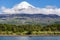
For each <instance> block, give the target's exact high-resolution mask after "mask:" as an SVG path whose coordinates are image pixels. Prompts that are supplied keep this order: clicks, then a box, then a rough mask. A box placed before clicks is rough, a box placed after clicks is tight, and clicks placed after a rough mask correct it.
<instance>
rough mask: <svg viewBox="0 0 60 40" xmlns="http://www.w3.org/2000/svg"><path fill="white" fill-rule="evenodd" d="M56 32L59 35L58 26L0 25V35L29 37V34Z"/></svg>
mask: <svg viewBox="0 0 60 40" xmlns="http://www.w3.org/2000/svg"><path fill="white" fill-rule="evenodd" d="M48 31H49V32H51V33H52V32H58V33H60V24H52V25H47V26H44V27H43V26H41V25H34V24H32V25H29V24H26V25H11V24H0V34H4V35H5V34H8V35H9V34H11V35H29V34H41V33H46V32H48Z"/></svg>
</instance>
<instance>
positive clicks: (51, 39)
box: [0, 36, 60, 40]
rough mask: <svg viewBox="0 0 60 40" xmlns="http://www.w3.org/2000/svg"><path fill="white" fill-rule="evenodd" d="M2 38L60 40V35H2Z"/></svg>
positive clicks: (3, 39) (5, 39) (2, 39)
mask: <svg viewBox="0 0 60 40" xmlns="http://www.w3.org/2000/svg"><path fill="white" fill-rule="evenodd" d="M0 40H60V36H54V37H52V36H47V37H46V36H36V37H34V36H32V37H29V36H16V37H15V36H0Z"/></svg>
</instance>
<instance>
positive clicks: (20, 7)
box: [14, 1, 35, 9]
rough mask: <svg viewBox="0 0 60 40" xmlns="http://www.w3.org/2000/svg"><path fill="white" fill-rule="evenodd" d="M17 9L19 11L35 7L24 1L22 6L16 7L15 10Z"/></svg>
mask: <svg viewBox="0 0 60 40" xmlns="http://www.w3.org/2000/svg"><path fill="white" fill-rule="evenodd" d="M16 7H17V9H24V8H25V9H27V8H29V7H31V8H35V7H34V6H33V5H31V4H29V3H27V2H26V1H23V2H21V3H20V4H18V5H16V6H15V7H14V9H15V8H16Z"/></svg>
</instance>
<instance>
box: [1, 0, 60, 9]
mask: <svg viewBox="0 0 60 40" xmlns="http://www.w3.org/2000/svg"><path fill="white" fill-rule="evenodd" d="M22 1H27V2H29V3H30V4H32V5H34V6H36V7H40V8H41V7H42V8H43V7H45V6H47V5H51V6H57V7H59V8H60V0H0V7H1V6H5V7H7V8H12V7H13V6H14V5H16V4H19V3H20V2H22Z"/></svg>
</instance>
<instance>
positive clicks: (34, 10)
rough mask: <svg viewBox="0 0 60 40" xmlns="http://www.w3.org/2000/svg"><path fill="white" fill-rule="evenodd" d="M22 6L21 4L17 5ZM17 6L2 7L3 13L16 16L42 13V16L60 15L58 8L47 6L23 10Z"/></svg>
mask: <svg viewBox="0 0 60 40" xmlns="http://www.w3.org/2000/svg"><path fill="white" fill-rule="evenodd" d="M17 5H18V6H20V5H19V4H17ZM17 5H15V6H14V7H13V8H5V7H2V9H1V10H2V13H8V14H15V13H29V14H33V13H35V14H36V13H40V14H41V13H42V14H57V15H60V8H57V7H56V6H46V7H45V8H28V9H24V10H23V9H21V8H20V7H17Z"/></svg>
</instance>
